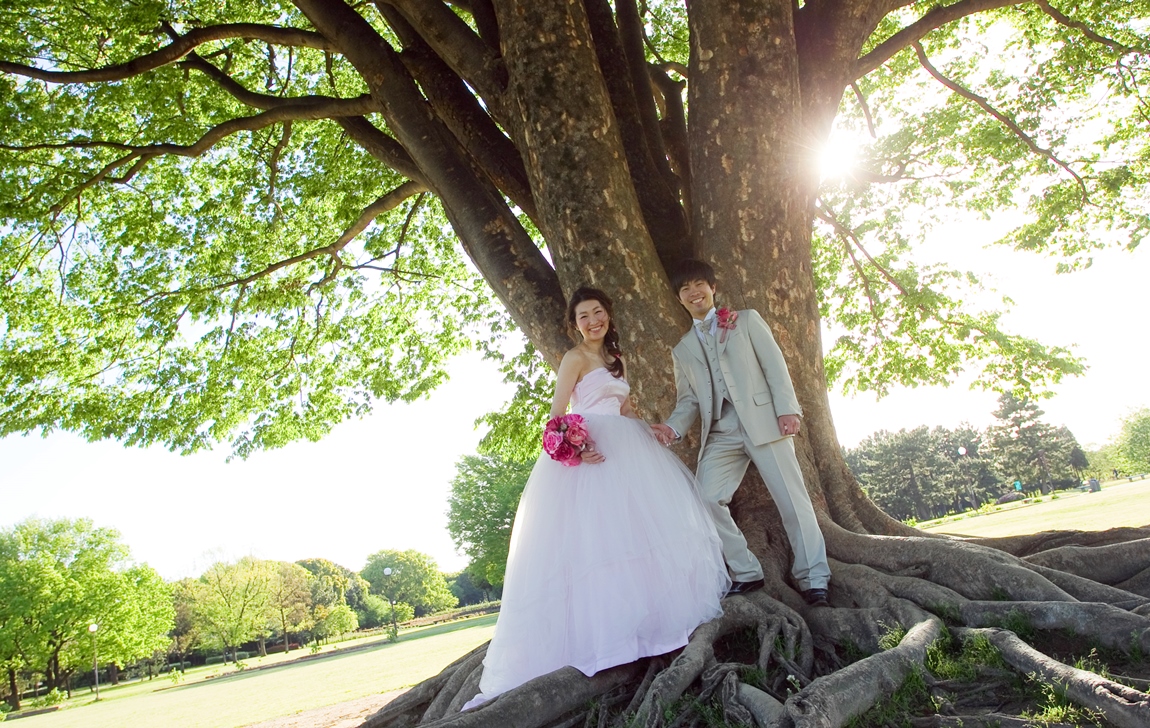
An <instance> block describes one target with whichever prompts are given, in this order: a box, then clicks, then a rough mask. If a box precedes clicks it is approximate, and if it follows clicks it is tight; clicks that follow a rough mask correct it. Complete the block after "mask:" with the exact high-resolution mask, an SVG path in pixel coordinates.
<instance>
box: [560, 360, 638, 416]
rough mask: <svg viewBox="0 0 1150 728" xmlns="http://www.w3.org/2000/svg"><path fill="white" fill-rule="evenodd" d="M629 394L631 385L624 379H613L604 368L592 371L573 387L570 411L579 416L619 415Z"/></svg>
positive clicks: (609, 372)
mask: <svg viewBox="0 0 1150 728" xmlns="http://www.w3.org/2000/svg"><path fill="white" fill-rule="evenodd" d="M630 394H631V385H629V384H627V381H626V380H625V379H619V378H617V377H615V375H613V374H611V371H610V370H609V369H607V368H606V367H599V368H598V369H592V370H591V371H589V372H587V374H585V375H584V376H583V378H582V379H580V380H579V382H578V383H577V384H576V385H575V390H574V391H573V392H572V393H571V411H572V412H575V413H578V414H581V415H617V414H621V412H622V408H623V403H624V402H625V401H627V397H628V395H630Z"/></svg>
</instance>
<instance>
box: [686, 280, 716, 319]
mask: <svg viewBox="0 0 1150 728" xmlns="http://www.w3.org/2000/svg"><path fill="white" fill-rule="evenodd" d="M679 303H681V304H683V308H685V309H687V313H689V314H691V317H692V318H696V319H701V318H703V317H704V316H706V315H707V312H708V311H710V310H711V309H712V308H714V307H715V288H714V286H712V285H711V284H710V283H708V282H706V281H704V280H697V281H687V282H686V283H684V284H683V285H682V286H681V287H680V288H679Z"/></svg>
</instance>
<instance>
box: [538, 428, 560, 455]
mask: <svg viewBox="0 0 1150 728" xmlns="http://www.w3.org/2000/svg"><path fill="white" fill-rule="evenodd" d="M562 444H563V433H561V432H558V431H557V430H547V431H546V432H544V433H543V450H544V452H546V453H547V454H549V455H553V454H554V453H555V450H556V449H557V448H558V447H559V446H560V445H562Z"/></svg>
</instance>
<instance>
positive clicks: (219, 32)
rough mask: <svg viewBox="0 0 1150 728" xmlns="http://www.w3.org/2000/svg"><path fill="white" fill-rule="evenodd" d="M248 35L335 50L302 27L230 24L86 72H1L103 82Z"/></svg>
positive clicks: (7, 66) (4, 67)
mask: <svg viewBox="0 0 1150 728" xmlns="http://www.w3.org/2000/svg"><path fill="white" fill-rule="evenodd" d="M229 38H244V39H246V40H262V41H265V42H267V43H272V44H275V45H286V46H299V47H302V48H317V49H319V50H331V49H332V46H331V44H330V43H329V42H328V41H327V39H326V38H324V37H323V36H322V35H320V34H319V33H313V32H311V31H307V30H301V29H299V28H281V27H277V26H272V25H260V24H258V23H230V24H226V25H211V26H208V27H206V28H196V29H194V30H191V31H189V32H188V33H186V34H184V35H182V36H178V37H177V38H176V39H175V40H173V41H172V43H170V44H168V45H166V46H164V47H163V48H160V49H159V50H157V51H153V52H151V53H148V54H146V55H143V56H140V57H138V58H134V59H132V60H130V61H128V62H127V63H117V64H115V65H111V66H104V67H102V68H93V69H90V70H84V71H48V70H45V69H42V68H36V67H34V66H26V65H23V64H20V63H9V62H7V61H0V72H4V73H11V74H14V75H18V76H26V77H28V78H35V79H38V80H40V81H47V82H49V83H99V82H101V81H122V80H123V79H126V78H131V77H133V76H138V75H140V74H141V73H146V72H148V71H151V70H154V69H156V68H159V67H160V66H165V65H167V64H169V63H172V62H174V61H178V60H179V59H181V58H183V57H184V56H185V55H187V54H188V53H190V52H191V51H192V50H193V49H194V48H196V47H197V46H200V45H203V44H204V43H209V42H211V41H216V40H227V39H229Z"/></svg>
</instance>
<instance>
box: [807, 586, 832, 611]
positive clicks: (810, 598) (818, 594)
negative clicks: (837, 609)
mask: <svg viewBox="0 0 1150 728" xmlns="http://www.w3.org/2000/svg"><path fill="white" fill-rule="evenodd" d="M803 601H805V602H806V603H807V604H809V605H811V606H812V607H829V606H830V605H831V603H830V602H828V601H827V590H826V589H807V590H806V591H804V592H803Z"/></svg>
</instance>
